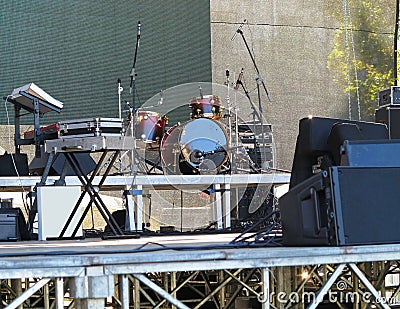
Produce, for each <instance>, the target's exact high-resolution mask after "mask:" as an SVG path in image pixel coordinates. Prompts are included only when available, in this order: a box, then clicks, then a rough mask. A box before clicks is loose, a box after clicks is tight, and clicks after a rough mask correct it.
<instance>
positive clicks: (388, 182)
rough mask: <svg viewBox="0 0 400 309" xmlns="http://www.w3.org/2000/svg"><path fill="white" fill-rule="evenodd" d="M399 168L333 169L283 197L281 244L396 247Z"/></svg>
mask: <svg viewBox="0 0 400 309" xmlns="http://www.w3.org/2000/svg"><path fill="white" fill-rule="evenodd" d="M399 184H400V167H344V166H339V167H332V168H330V171H329V174H328V173H325V174H323V173H319V174H317V175H314V176H313V177H310V178H309V179H307V180H306V181H304V182H302V183H300V184H299V185H297V186H295V187H294V188H292V189H291V190H290V191H289V192H288V193H287V194H285V195H284V196H282V197H281V199H280V200H279V205H280V208H281V219H282V228H283V243H284V244H285V245H294V246H309V245H334V246H348V245H366V244H385V243H400V229H399V226H398V225H399V223H398V222H399V220H398V218H399V216H400V207H399V201H400V190H399V189H398V187H399Z"/></svg>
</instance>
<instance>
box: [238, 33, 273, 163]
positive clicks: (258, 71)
mask: <svg viewBox="0 0 400 309" xmlns="http://www.w3.org/2000/svg"><path fill="white" fill-rule="evenodd" d="M236 32H237V33H239V34H240V36H241V37H242V39H243V42H244V45H246V49H247V51H248V53H249V55H250V58H251V61H252V62H253V65H254V68H255V70H256V72H257V78H256V82H257V93H258V108H259V113H260V115H257V118H258V119H259V121H260V126H261V138H262V143H263V145H262V146H263V147H264V146H265V145H264V122H263V116H262V115H263V110H262V105H261V94H260V84H261V85H262V86H263V88H264V91H265V94H266V95H267V99H268V101H270V102H271V99H270V97H269V93H268V90H267V86H266V85H265V83H264V80H263V79H262V77H261V74H260V70H259V69H258V66H257V63H256V60H255V59H254V56H253V53H252V52H251V50H250V47H249V45H248V44H247V41H246V38H245V37H244V34H243V31H242V27H239V28H238V29H237V30H236ZM242 87H243V84H242ZM246 96H247V97H248V98H249V99H250V97H249V95H248V93H247V94H246ZM250 103H251V105H252V108H253V110H254V112H255V107H254V104H253V103H252V102H251V100H250ZM254 139H255V140H256V130H255V124H254ZM256 144H257V142H256V141H254V146H256ZM260 168H261V167H260Z"/></svg>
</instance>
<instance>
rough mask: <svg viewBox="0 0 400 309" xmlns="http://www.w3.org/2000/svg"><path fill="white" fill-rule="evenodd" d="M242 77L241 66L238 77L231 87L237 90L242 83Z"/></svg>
mask: <svg viewBox="0 0 400 309" xmlns="http://www.w3.org/2000/svg"><path fill="white" fill-rule="evenodd" d="M242 78H243V68H242V70H241V71H240V73H239V76H238V79H237V81H236V84H235V87H233V89H235V90H238V89H239V85H241V84H242Z"/></svg>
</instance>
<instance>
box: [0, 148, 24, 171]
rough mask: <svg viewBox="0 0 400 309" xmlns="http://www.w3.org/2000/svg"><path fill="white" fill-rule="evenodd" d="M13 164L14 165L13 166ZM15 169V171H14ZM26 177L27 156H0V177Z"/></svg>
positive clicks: (8, 154) (7, 154)
mask: <svg viewBox="0 0 400 309" xmlns="http://www.w3.org/2000/svg"><path fill="white" fill-rule="evenodd" d="M14 163H15V165H14ZM15 168H17V171H18V174H17V171H16V170H15ZM17 175H20V176H28V175H29V169H28V156H27V155H26V154H14V153H13V154H11V153H6V154H4V155H2V156H0V176H17Z"/></svg>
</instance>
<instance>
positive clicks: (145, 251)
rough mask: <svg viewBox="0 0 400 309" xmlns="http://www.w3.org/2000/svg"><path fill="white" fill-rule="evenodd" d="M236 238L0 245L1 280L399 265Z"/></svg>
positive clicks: (380, 255) (369, 250) (368, 252)
mask: <svg viewBox="0 0 400 309" xmlns="http://www.w3.org/2000/svg"><path fill="white" fill-rule="evenodd" d="M236 236H238V234H230V233H225V234H216V233H210V234H196V235H170V236H142V237H140V238H137V239H135V238H129V239H109V240H102V239H99V238H93V239H92V238H89V239H84V240H54V241H20V242H15V243H13V242H3V243H0V277H1V278H19V277H21V276H26V275H28V274H30V275H32V276H34V277H40V276H48V277H59V276H76V275H79V274H80V273H81V272H82V271H83V269H84V268H85V267H91V266H102V267H104V268H105V272H106V273H108V274H112V273H113V274H123V273H146V272H153V271H155V272H158V271H159V272H168V271H196V270H217V269H232V268H255V267H279V266H296V265H314V264H337V263H358V262H373V261H390V260H400V244H383V245H363V246H352V247H280V246H276V247H270V246H267V247H249V246H248V245H246V244H242V245H241V244H240V243H235V244H230V242H231V241H232V240H233V239H234V238H235V237H236Z"/></svg>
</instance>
